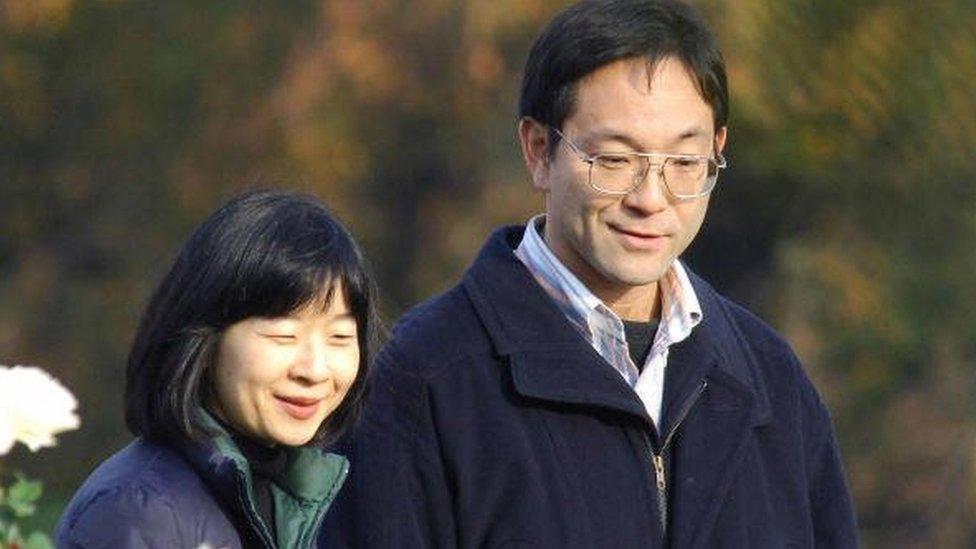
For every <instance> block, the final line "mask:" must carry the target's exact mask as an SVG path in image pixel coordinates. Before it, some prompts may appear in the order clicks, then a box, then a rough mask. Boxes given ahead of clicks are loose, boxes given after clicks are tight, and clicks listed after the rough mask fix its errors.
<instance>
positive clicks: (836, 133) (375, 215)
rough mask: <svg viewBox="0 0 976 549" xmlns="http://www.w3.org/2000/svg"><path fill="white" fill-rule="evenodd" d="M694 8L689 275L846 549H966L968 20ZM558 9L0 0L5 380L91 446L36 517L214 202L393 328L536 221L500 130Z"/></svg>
mask: <svg viewBox="0 0 976 549" xmlns="http://www.w3.org/2000/svg"><path fill="white" fill-rule="evenodd" d="M694 3H695V4H696V5H698V6H700V7H701V8H702V10H703V11H704V12H705V14H706V16H707V18H708V19H709V20H710V21H712V23H713V25H714V28H715V29H716V31H717V34H718V35H719V38H720V42H721V43H722V44H723V49H724V51H725V54H726V58H727V61H728V63H729V72H730V79H731V87H732V97H733V111H732V114H733V118H732V124H731V126H732V128H731V132H732V133H731V138H732V142H731V147H730V155H729V156H730V158H731V162H732V166H733V167H732V169H731V170H729V172H728V173H727V174H726V176H724V177H723V180H722V182H721V183H720V187H719V188H718V190H717V191H716V193H715V196H714V198H713V202H712V208H711V212H710V214H709V218H708V221H707V222H706V226H705V229H704V231H703V233H702V235H701V236H700V237H699V239H698V241H697V242H696V244H695V245H694V247H693V249H692V250H690V252H689V256H688V257H689V260H690V261H691V263H692V264H693V265H694V266H695V267H696V268H697V269H698V270H700V271H702V272H703V273H704V274H705V275H706V276H707V277H708V278H709V279H710V280H712V281H714V282H715V284H716V285H717V286H719V287H720V288H721V289H724V290H726V291H727V292H729V293H730V294H732V295H733V296H734V297H736V298H738V299H739V300H740V301H743V302H745V303H746V304H748V305H750V306H751V307H752V308H754V309H759V310H760V311H761V312H763V313H764V314H765V316H766V317H767V318H770V319H771V320H772V321H773V324H774V325H776V326H778V327H779V328H780V329H781V330H782V331H783V332H784V333H785V334H786V335H787V337H788V338H789V339H790V340H791V341H792V342H793V343H794V344H795V346H796V347H797V350H798V352H799V354H800V355H801V357H802V358H803V359H804V360H805V362H806V364H807V366H808V369H809V370H810V372H811V374H812V375H813V377H814V378H815V380H816V381H817V383H818V385H819V386H820V387H821V389H822V392H823V393H824V395H825V397H826V398H827V399H828V400H829V401H830V405H831V409H832V410H833V411H834V414H835V419H836V421H837V423H838V426H839V430H840V431H839V432H840V436H841V442H842V446H843V448H844V451H845V456H846V458H847V461H848V466H849V469H850V476H851V481H852V484H853V488H854V492H855V497H856V499H857V503H858V508H859V512H860V516H861V521H862V527H863V530H864V537H865V541H866V542H867V545H868V546H889V545H897V546H907V547H913V546H915V547H923V546H931V545H936V546H940V547H964V546H973V545H976V526H974V525H976V511H974V508H976V470H974V468H976V435H974V434H973V433H976V429H974V427H976V425H974V423H976V421H974V418H976V414H974V412H976V398H974V397H973V394H974V389H976V387H974V384H976V381H974V377H973V376H972V375H970V374H969V372H968V368H967V366H969V365H971V364H973V362H974V359H976V337H973V336H974V335H976V333H974V330H973V328H972V326H974V325H976V318H974V315H976V312H974V309H973V307H972V303H974V302H976V299H974V298H976V295H974V293H976V290H974V285H973V283H972V282H973V277H972V273H973V272H976V185H974V184H973V181H974V177H976V139H974V138H973V136H974V135H976V99H974V96H973V94H972V93H971V92H970V90H969V87H970V83H971V82H973V81H976V43H974V42H973V40H972V36H971V35H972V31H971V29H972V28H974V26H976V13H974V12H976V5H974V4H973V2H971V1H969V0H940V1H938V2H932V3H924V4H920V3H917V2H911V1H909V0H865V1H862V2H842V1H839V0H827V1H820V2H809V1H801V0H736V1H732V0H698V1H696V2H694ZM566 4H568V1H567V0H495V1H492V2H482V1H462V0H358V1H357V0H317V1H309V0H305V1H299V2H287V3H267V2H264V3H262V2H253V1H235V2H231V1H226V0H220V1H216V2H202V3H201V2H192V1H188V0H174V1H171V2H165V3H149V2H141V1H137V0H113V1H108V0H43V1H37V0H0V279H2V280H3V281H4V284H3V285H0V358H3V360H4V361H5V362H7V363H16V362H29V363H38V364H42V365H44V366H45V367H47V368H49V369H51V370H52V371H53V372H55V373H56V375H58V377H60V378H62V379H64V380H65V381H66V383H68V384H69V385H70V386H71V387H72V388H73V389H75V390H76V392H77V394H78V395H79V399H80V401H81V403H82V409H81V413H82V415H83V421H84V422H85V423H84V428H83V429H82V431H81V432H80V433H78V434H77V435H73V436H72V435H68V436H66V437H65V439H64V443H63V445H64V447H63V448H62V449H61V450H59V451H56V452H49V453H48V455H47V456H44V457H43V458H42V459H45V460H48V459H51V458H53V457H56V456H59V455H60V456H61V457H60V459H61V460H62V461H61V464H64V463H69V462H70V461H69V458H68V457H67V456H69V455H70V456H72V458H77V459H76V460H73V461H74V463H76V464H77V465H76V466H74V467H68V468H66V467H58V466H57V465H58V464H56V463H54V462H43V463H38V464H33V466H35V467H38V468H40V469H43V470H44V471H42V472H43V474H45V476H48V477H50V478H51V480H53V481H55V482H54V483H53V486H52V490H54V491H57V489H58V486H60V487H61V490H62V491H64V492H66V493H70V491H71V490H72V489H73V488H74V487H75V486H77V483H78V481H79V480H80V479H81V478H82V477H83V476H84V475H85V474H87V472H88V470H90V468H91V467H93V466H94V464H95V463H97V461H98V460H100V459H102V458H103V457H104V456H105V455H107V454H108V453H109V452H110V451H112V450H113V449H114V448H115V447H117V446H118V445H120V444H122V443H123V442H124V441H125V440H126V439H127V438H128V437H127V435H126V434H125V432H124V429H123V427H122V422H121V414H120V410H121V378H122V371H123V369H124V361H125V354H126V352H127V348H128V345H129V342H130V340H131V337H132V332H133V330H134V327H135V324H136V322H137V319H138V315H139V314H140V311H141V308H142V306H143V304H144V303H145V301H146V299H147V297H148V294H149V292H150V291H151V289H152V288H153V286H154V284H155V283H156V281H157V280H158V279H159V278H160V277H161V276H162V274H163V273H162V271H161V270H162V269H164V268H165V266H166V265H167V264H168V263H169V262H170V261H171V260H172V258H173V255H174V253H175V250H176V247H177V246H178V244H179V243H180V242H181V241H182V239H183V238H184V237H185V236H186V234H187V232H188V231H189V230H190V229H191V227H192V226H193V225H194V224H196V223H197V222H198V221H199V220H200V219H201V218H202V217H203V216H205V215H206V214H207V213H208V212H209V211H210V210H212V209H213V208H214V207H215V206H216V205H217V204H218V203H219V202H221V201H222V200H223V199H224V198H226V197H228V196H229V195H230V194H232V193H234V192H236V191H238V190H240V189H242V188H246V187H254V186H265V187H266V186H284V187H290V188H298V189H303V190H306V191H308V192H311V193H313V194H316V195H318V196H320V197H322V198H323V199H324V200H325V202H326V203H328V204H329V205H330V206H331V207H332V208H333V209H335V210H336V212H337V213H338V214H339V215H340V217H342V218H343V219H345V220H346V221H347V222H348V223H349V224H350V226H351V227H352V229H353V231H354V232H355V233H356V234H357V236H358V237H359V238H360V240H361V241H362V242H363V243H364V245H365V247H366V250H367V253H368V254H369V256H370V257H371V259H372V261H373V263H374V265H375V266H376V269H377V271H378V273H379V275H380V282H381V286H382V288H383V297H384V300H385V307H384V308H385V311H386V316H387V317H388V318H389V319H393V318H395V317H396V316H397V315H398V314H399V313H400V312H401V311H402V310H403V309H404V308H406V307H408V306H410V305H412V304H413V303H415V302H417V301H418V300H420V299H423V298H425V297H426V296H428V295H430V294H431V293H433V292H435V291H439V290H441V289H443V288H445V287H446V286H447V285H448V284H450V283H451V282H452V281H453V280H455V279H456V278H457V277H458V276H459V275H460V273H461V270H462V269H463V268H464V266H465V265H466V264H467V263H468V262H469V261H470V259H471V258H472V257H473V255H474V253H475V252H476V250H477V248H478V246H479V245H480V243H481V241H482V240H483V238H484V237H485V235H486V234H487V232H488V231H489V230H490V229H491V228H493V227H495V226H497V225H499V224H502V223H510V222H523V221H524V220H525V219H526V218H527V217H528V216H529V215H531V214H532V213H534V212H536V211H538V210H540V209H541V208H542V201H541V198H540V197H538V196H537V195H534V194H533V193H532V191H531V190H530V186H529V185H528V183H527V177H526V175H525V173H524V169H523V168H522V165H521V158H520V154H519V151H518V148H517V144H516V139H515V122H516V121H515V103H516V99H517V90H518V84H519V78H520V72H521V67H522V64H523V62H524V58H525V56H526V55H527V53H528V48H529V46H530V43H531V40H532V38H533V37H534V35H535V34H536V33H537V32H538V30H539V28H540V27H541V25H543V24H544V23H545V21H547V20H548V18H549V17H550V16H551V15H552V14H553V13H554V12H555V11H556V10H558V9H560V8H561V7H563V6H565V5H566ZM15 457H16V456H15ZM20 459H21V461H23V462H25V463H26V461H27V456H26V455H23V454H21V457H20Z"/></svg>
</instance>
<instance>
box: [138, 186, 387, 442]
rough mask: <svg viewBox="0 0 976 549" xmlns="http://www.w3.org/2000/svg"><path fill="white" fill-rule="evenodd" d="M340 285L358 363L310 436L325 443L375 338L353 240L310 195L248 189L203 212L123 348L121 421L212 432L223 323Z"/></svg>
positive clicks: (272, 313) (168, 435) (361, 385)
mask: <svg viewBox="0 0 976 549" xmlns="http://www.w3.org/2000/svg"><path fill="white" fill-rule="evenodd" d="M337 286H341V287H342V289H343V292H344V294H345V296H346V299H348V300H349V303H348V305H349V308H350V310H351V312H352V314H353V316H354V317H355V319H356V325H357V327H358V329H357V331H358V339H359V351H360V363H359V372H358V373H357V374H356V379H355V381H354V382H353V384H352V387H350V389H349V392H348V394H347V395H346V398H345V400H343V402H342V403H341V404H340V405H339V407H338V408H336V410H335V411H334V412H333V413H332V414H331V415H330V416H329V417H328V418H326V420H325V421H324V422H323V423H322V425H321V426H320V427H319V430H318V432H317V433H316V436H315V438H314V439H313V442H316V443H329V442H332V441H334V440H335V438H337V437H338V436H339V435H341V434H342V433H343V432H344V431H345V430H346V429H347V428H348V427H349V426H350V425H351V424H352V423H353V422H355V420H356V418H357V417H358V416H359V412H360V410H361V408H362V403H363V395H364V392H365V384H366V379H367V378H368V373H369V372H368V369H369V364H370V358H371V356H372V352H373V350H374V348H375V345H376V334H377V317H376V313H375V305H374V300H375V289H374V286H373V281H372V278H371V276H370V274H369V272H368V270H367V266H366V263H365V260H364V258H363V255H362V253H361V252H360V250H359V247H358V246H357V245H356V242H355V241H354V240H353V238H352V236H351V235H350V234H349V232H348V231H346V229H345V228H344V227H343V226H342V224H341V223H339V221H337V220H336V219H335V217H333V216H332V214H331V213H330V212H329V211H328V210H327V209H326V208H325V207H324V206H322V205H321V204H320V203H319V202H317V201H316V200H314V199H312V198H310V197H306V196H303V195H299V194H294V193H286V192H267V191H265V192H250V193H247V194H244V195H241V196H239V197H237V198H235V199H233V200H231V201H230V202H228V203H227V204H225V205H224V206H222V207H221V208H220V209H218V210H217V211H216V212H214V213H213V214H212V215H210V217H208V218H207V219H206V220H205V221H204V222H203V223H202V224H201V225H200V226H199V227H198V228H197V229H196V230H195V231H194V232H193V234H191V235H190V237H189V239H187V241H186V242H185V243H184V244H183V248H182V249H181V250H180V253H179V256H178V257H177V258H176V262H175V263H174V264H173V267H172V268H171V269H170V271H169V272H168V273H167V274H166V276H165V277H164V278H163V280H162V282H160V284H159V287H158V288H157V289H156V292H155V293H154V294H153V296H152V298H151V299H150V301H149V305H148V307H147V308H146V311H145V314H144V316H143V317H142V321H141V322H140V324H139V331H138V332H137V333H136V337H135V341H134V342H133V345H132V351H131V353H130V354H129V360H128V365H127V367H126V379H125V420H126V424H127V425H128V427H129V429H130V430H131V431H132V432H133V433H134V434H135V435H137V436H143V437H146V438H149V439H155V440H161V441H172V442H181V441H186V440H193V439H200V438H203V437H206V436H210V435H211V433H210V432H209V431H208V430H207V429H206V428H205V427H204V426H203V423H202V421H201V411H202V410H203V409H204V405H205V404H206V403H207V401H208V399H209V398H212V394H213V393H212V387H211V370H212V368H213V365H214V359H215V355H216V352H217V349H218V348H219V345H218V344H219V341H220V338H221V335H222V334H223V332H224V330H225V329H226V328H227V327H229V326H230V325H232V324H234V323H236V322H238V321H240V320H243V319H245V318H249V317H278V316H284V315H288V314H289V313H292V312H295V311H298V310H301V309H303V308H305V307H309V306H321V307H327V306H328V303H329V300H330V299H331V298H332V295H333V293H334V289H335V288H336V287H337Z"/></svg>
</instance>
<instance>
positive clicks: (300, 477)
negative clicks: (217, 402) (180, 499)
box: [201, 411, 349, 547]
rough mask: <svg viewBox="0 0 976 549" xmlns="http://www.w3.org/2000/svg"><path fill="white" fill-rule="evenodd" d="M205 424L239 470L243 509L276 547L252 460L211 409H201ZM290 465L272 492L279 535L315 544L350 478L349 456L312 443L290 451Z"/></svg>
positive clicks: (284, 540) (283, 543)
mask: <svg viewBox="0 0 976 549" xmlns="http://www.w3.org/2000/svg"><path fill="white" fill-rule="evenodd" d="M201 415H202V419H203V424H204V426H205V427H207V428H208V429H210V430H211V431H212V432H213V433H214V436H213V442H214V444H215V445H216V448H217V451H218V452H219V453H220V454H221V455H222V456H223V457H224V458H226V459H227V460H229V461H230V462H231V463H233V465H234V468H235V469H236V471H237V481H238V489H239V494H241V496H243V497H242V498H241V499H242V500H244V501H241V503H242V504H243V507H244V509H243V511H244V514H245V516H246V517H247V519H248V520H249V521H250V522H251V524H252V525H253V526H254V527H255V528H256V529H257V530H258V531H259V532H260V534H261V536H260V537H261V538H262V539H263V540H264V541H265V544H266V545H268V546H269V547H273V546H274V545H275V544H274V543H273V539H274V538H273V537H272V536H271V535H270V532H271V530H270V528H271V527H272V525H267V524H265V523H264V521H263V520H262V519H261V517H260V516H259V513H258V512H257V508H256V506H255V501H256V498H255V496H254V482H253V477H252V474H251V468H250V466H249V465H248V462H247V458H245V457H244V454H243V453H242V452H241V451H240V449H239V448H238V447H237V445H236V444H235V443H234V440H233V439H232V438H231V436H230V435H229V434H228V433H227V431H226V430H225V429H224V427H223V426H222V425H221V424H220V423H219V422H217V420H216V419H214V418H213V416H211V415H210V414H209V413H208V412H206V411H202V413H201ZM287 453H288V463H287V465H286V466H285V468H284V469H283V471H282V472H281V473H280V474H279V475H278V476H276V477H275V478H274V479H273V484H272V489H271V491H272V496H273V498H274V503H275V523H276V524H275V525H273V527H274V529H275V533H276V534H277V541H278V543H277V545H278V546H279V547H310V546H311V545H312V544H313V542H314V541H315V538H316V536H317V534H318V527H319V525H320V524H321V522H322V518H323V517H324V516H325V512H326V511H327V510H328V508H329V505H330V504H331V503H332V501H333V500H334V499H335V497H336V494H338V493H339V489H340V488H341V487H342V484H343V482H345V479H346V475H347V474H348V473H349V460H347V459H346V458H345V457H343V456H340V455H338V454H330V453H326V452H324V451H323V450H321V449H319V448H315V447H312V446H298V447H292V448H288V449H287Z"/></svg>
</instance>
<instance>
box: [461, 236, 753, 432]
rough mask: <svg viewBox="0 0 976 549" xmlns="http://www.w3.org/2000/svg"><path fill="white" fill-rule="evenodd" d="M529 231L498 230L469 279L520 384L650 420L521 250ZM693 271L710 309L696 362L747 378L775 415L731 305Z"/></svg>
mask: <svg viewBox="0 0 976 549" xmlns="http://www.w3.org/2000/svg"><path fill="white" fill-rule="evenodd" d="M523 231H524V227H520V226H514V227H504V228H501V229H498V230H497V231H495V232H494V233H493V234H492V235H491V236H490V237H489V239H488V241H487V242H486V244H485V245H484V247H483V248H482V249H481V251H480V252H479V254H478V257H477V259H476V260H475V262H474V264H473V265H472V266H471V267H470V268H469V270H468V272H467V273H466V275H465V277H464V281H463V286H464V289H465V291H466V293H467V295H468V296H469V298H470V299H471V301H472V303H473V304H474V307H475V310H476V311H477V314H478V315H479V317H480V318H481V320H482V322H483V323H484V325H485V328H486V330H487V332H488V335H489V337H490V339H491V341H492V344H493V346H494V349H495V352H496V353H498V354H499V355H501V356H505V357H508V358H509V361H510V363H511V368H512V378H513V381H514V384H515V389H516V391H518V392H519V393H520V394H522V395H523V396H526V397H530V398H538V399H543V400H551V401H556V402H564V403H570V404H584V405H594V406H600V407H605V408H610V409H614V410H618V411H622V412H625V413H629V414H632V415H636V416H639V417H641V418H643V419H645V420H646V421H648V422H650V419H649V418H648V417H647V414H646V412H645V410H644V406H643V404H642V403H641V402H640V400H639V399H638V397H637V395H636V394H635V393H634V391H633V390H632V389H631V388H630V387H629V386H627V384H626V383H624V381H623V379H621V378H620V375H619V374H618V373H617V372H616V371H615V370H614V369H613V367H611V366H610V365H609V364H607V363H606V362H605V361H604V360H603V358H602V357H600V355H599V354H598V353H597V352H596V351H595V350H593V348H592V347H591V346H590V345H589V344H588V343H587V342H586V341H585V340H584V339H583V338H582V337H580V335H579V334H578V333H577V332H576V330H574V329H573V328H572V326H571V325H570V323H569V321H568V320H567V319H566V318H565V316H564V315H563V314H562V312H560V310H559V309H558V307H557V306H556V305H555V303H553V302H552V300H551V299H550V298H549V297H548V296H547V295H546V294H545V291H544V290H543V289H542V288H541V287H539V285H538V283H536V281H535V280H534V279H533V277H532V275H531V274H530V273H529V271H528V270H527V269H526V268H525V266H524V265H523V264H522V263H521V262H520V261H519V260H518V259H517V258H516V257H515V255H514V254H513V249H514V248H516V247H517V246H518V243H519V240H520V239H521V236H522V234H523ZM689 277H690V279H691V282H692V285H693V286H694V288H695V292H696V293H697V295H698V299H699V301H700V303H701V307H702V311H703V316H704V320H703V321H702V323H701V324H699V325H698V327H697V328H696V329H695V332H694V333H693V334H694V335H693V337H692V338H691V339H690V340H689V341H688V342H687V343H688V344H689V345H694V346H695V347H696V348H695V349H694V351H695V352H694V355H695V363H696V364H699V365H701V364H705V365H706V366H705V367H706V368H712V367H714V368H718V369H719V370H720V371H721V372H722V373H723V376H724V377H729V378H731V379H732V380H734V381H733V382H734V383H736V384H737V385H741V387H742V389H743V391H744V392H746V393H750V394H751V396H752V398H751V399H750V400H752V411H751V415H752V423H753V424H754V425H759V424H763V423H766V422H768V421H769V419H770V408H769V400H768V397H767V395H766V390H765V387H764V385H763V383H762V378H761V376H760V375H759V374H758V371H757V365H756V364H755V360H754V359H753V357H752V356H751V354H750V353H749V351H748V349H747V346H746V345H744V344H743V343H742V340H741V334H740V333H739V331H738V328H737V327H736V326H735V325H734V323H733V322H731V320H730V318H729V313H728V311H727V306H726V305H725V304H724V303H722V302H721V301H720V298H719V296H718V294H717V293H716V292H715V291H714V290H713V289H712V288H711V286H709V285H708V284H707V283H706V282H704V281H703V280H701V279H700V278H699V277H698V276H696V275H694V273H691V272H690V271H689ZM595 364H600V365H601V366H603V367H594V365H595Z"/></svg>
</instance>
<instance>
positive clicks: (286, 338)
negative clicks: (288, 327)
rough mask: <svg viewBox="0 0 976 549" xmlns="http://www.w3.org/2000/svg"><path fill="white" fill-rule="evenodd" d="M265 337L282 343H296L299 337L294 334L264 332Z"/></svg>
mask: <svg viewBox="0 0 976 549" xmlns="http://www.w3.org/2000/svg"><path fill="white" fill-rule="evenodd" d="M264 337H266V338H268V339H270V340H271V341H274V342H275V343H280V344H282V345H284V344H287V343H294V342H295V341H296V340H297V339H298V338H297V337H296V336H295V335H294V334H264Z"/></svg>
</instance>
